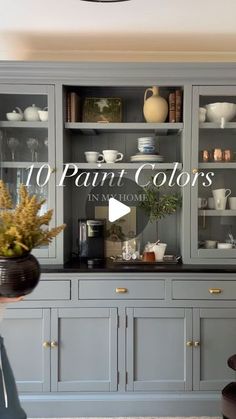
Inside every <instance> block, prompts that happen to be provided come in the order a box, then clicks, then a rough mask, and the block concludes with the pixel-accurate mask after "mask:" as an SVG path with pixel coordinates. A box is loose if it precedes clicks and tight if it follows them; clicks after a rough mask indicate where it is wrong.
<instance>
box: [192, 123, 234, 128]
mask: <svg viewBox="0 0 236 419" xmlns="http://www.w3.org/2000/svg"><path fill="white" fill-rule="evenodd" d="M199 128H200V129H222V130H223V129H236V122H226V123H225V126H224V128H221V126H220V123H215V122H201V123H200V124H199Z"/></svg>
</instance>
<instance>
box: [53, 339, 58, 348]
mask: <svg viewBox="0 0 236 419" xmlns="http://www.w3.org/2000/svg"><path fill="white" fill-rule="evenodd" d="M57 347H58V343H57V342H56V341H55V340H53V341H52V342H51V348H57Z"/></svg>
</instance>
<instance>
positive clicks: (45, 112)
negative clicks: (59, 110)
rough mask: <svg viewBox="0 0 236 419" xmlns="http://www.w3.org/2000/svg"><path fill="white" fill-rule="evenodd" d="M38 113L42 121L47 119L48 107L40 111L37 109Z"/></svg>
mask: <svg viewBox="0 0 236 419" xmlns="http://www.w3.org/2000/svg"><path fill="white" fill-rule="evenodd" d="M38 114H39V119H40V121H42V122H47V121H48V108H47V107H46V108H44V109H43V110H42V111H38Z"/></svg>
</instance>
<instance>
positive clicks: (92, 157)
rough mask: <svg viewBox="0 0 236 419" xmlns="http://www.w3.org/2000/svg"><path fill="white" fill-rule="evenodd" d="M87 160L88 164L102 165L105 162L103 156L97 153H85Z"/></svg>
mask: <svg viewBox="0 0 236 419" xmlns="http://www.w3.org/2000/svg"><path fill="white" fill-rule="evenodd" d="M84 154H85V159H86V161H87V162H88V163H102V162H104V157H103V155H102V154H99V153H98V152H97V151H85V153H84Z"/></svg>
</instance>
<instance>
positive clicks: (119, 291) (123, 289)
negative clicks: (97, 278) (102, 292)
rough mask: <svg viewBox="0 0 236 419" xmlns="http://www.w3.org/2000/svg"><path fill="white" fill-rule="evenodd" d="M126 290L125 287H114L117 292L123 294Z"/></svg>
mask: <svg viewBox="0 0 236 419" xmlns="http://www.w3.org/2000/svg"><path fill="white" fill-rule="evenodd" d="M126 292H128V289H127V288H116V293H117V294H125V293H126Z"/></svg>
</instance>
